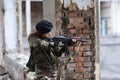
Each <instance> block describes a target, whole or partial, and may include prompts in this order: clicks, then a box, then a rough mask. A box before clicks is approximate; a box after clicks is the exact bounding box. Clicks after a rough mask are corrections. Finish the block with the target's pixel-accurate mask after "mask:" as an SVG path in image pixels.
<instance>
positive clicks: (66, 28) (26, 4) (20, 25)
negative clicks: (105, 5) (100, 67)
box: [0, 0, 99, 80]
mask: <svg viewBox="0 0 120 80" xmlns="http://www.w3.org/2000/svg"><path fill="white" fill-rule="evenodd" d="M0 4H1V7H0V10H1V11H0V30H1V31H0V59H1V60H0V64H1V65H3V66H4V68H5V70H6V71H7V72H8V73H9V74H10V76H11V77H12V78H13V79H15V80H27V79H29V78H30V76H29V75H28V74H27V73H26V72H25V70H26V69H27V67H26V62H27V61H28V58H29V45H28V42H27V37H28V35H29V34H30V33H31V32H32V31H34V26H35V24H36V23H37V22H38V21H40V20H42V19H46V20H49V21H51V22H52V23H53V25H54V29H53V31H52V36H56V35H60V34H62V33H64V34H65V35H69V36H74V37H79V38H82V39H85V40H87V41H86V42H84V41H83V42H80V43H81V45H80V50H79V52H78V54H77V55H75V56H74V57H73V60H72V61H71V62H70V63H69V64H67V65H66V68H65V69H64V72H65V73H64V74H65V78H64V79H65V80H98V79H97V76H99V72H97V73H96V70H97V67H96V63H97V53H98V45H97V44H98V24H97V9H96V8H97V6H96V5H97V2H96V1H94V0H4V1H3V0H1V2H0ZM76 46H78V45H76ZM70 50H71V51H73V50H74V46H73V47H71V48H70Z"/></svg>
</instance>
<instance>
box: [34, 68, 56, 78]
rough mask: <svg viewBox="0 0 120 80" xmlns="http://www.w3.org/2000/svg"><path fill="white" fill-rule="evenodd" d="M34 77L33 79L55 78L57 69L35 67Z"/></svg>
mask: <svg viewBox="0 0 120 80" xmlns="http://www.w3.org/2000/svg"><path fill="white" fill-rule="evenodd" d="M35 73H36V78H35V79H34V80H56V76H57V70H55V69H47V68H45V69H42V68H41V69H40V68H35Z"/></svg>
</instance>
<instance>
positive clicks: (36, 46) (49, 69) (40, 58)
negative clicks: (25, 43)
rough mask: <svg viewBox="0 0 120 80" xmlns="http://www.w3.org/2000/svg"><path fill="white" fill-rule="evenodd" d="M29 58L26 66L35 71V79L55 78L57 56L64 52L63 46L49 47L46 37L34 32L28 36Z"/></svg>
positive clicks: (47, 79) (52, 79)
mask: <svg viewBox="0 0 120 80" xmlns="http://www.w3.org/2000/svg"><path fill="white" fill-rule="evenodd" d="M29 44H30V52H31V55H30V59H29V61H28V63H27V67H29V69H30V70H31V71H35V72H36V79H35V80H56V79H55V77H56V73H57V63H58V61H59V59H58V57H60V56H61V55H62V53H63V52H64V48H63V47H58V46H56V47H51V45H50V42H49V40H48V39H47V38H44V37H41V38H40V37H38V36H36V35H34V34H31V35H30V36H29Z"/></svg>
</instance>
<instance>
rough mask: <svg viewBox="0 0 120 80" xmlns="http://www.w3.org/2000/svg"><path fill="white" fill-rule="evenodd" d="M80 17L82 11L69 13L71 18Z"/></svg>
mask: <svg viewBox="0 0 120 80" xmlns="http://www.w3.org/2000/svg"><path fill="white" fill-rule="evenodd" d="M79 16H80V11H74V12H69V17H70V18H71V17H72V18H73V17H79Z"/></svg>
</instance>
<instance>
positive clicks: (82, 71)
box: [75, 67, 89, 73]
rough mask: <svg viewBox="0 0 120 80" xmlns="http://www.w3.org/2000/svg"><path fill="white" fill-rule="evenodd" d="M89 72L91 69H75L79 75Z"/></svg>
mask: <svg viewBox="0 0 120 80" xmlns="http://www.w3.org/2000/svg"><path fill="white" fill-rule="evenodd" d="M88 71H89V68H83V67H78V68H75V72H77V73H85V72H88Z"/></svg>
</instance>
